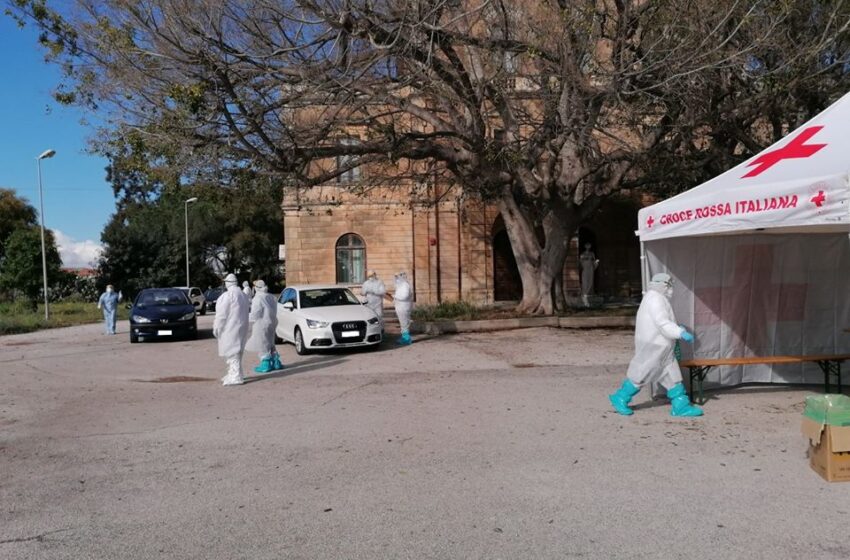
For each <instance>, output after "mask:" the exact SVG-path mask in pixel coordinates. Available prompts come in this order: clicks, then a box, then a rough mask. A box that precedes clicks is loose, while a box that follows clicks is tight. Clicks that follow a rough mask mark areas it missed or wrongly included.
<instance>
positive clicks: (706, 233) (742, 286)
mask: <svg viewBox="0 0 850 560" xmlns="http://www.w3.org/2000/svg"><path fill="white" fill-rule="evenodd" d="M638 228H639V229H638V232H637V233H638V235H639V236H640V240H641V247H642V250H643V252H642V255H643V257H642V258H643V259H644V262H643V274H644V280H646V278H648V277H651V276H652V274H655V273H657V272H667V273H669V274H670V275H671V276H673V277H674V279H675V280H676V293H675V295H674V300H673V309H674V311H675V313H676V318H677V319H678V320H679V322H680V323H682V324H684V325H686V326H688V327H690V328H692V329H693V330H694V331H695V334H696V343H695V344H694V346H693V348H692V349H691V348H685V347H687V346H688V345H683V350H684V351H685V356H686V357H689V356H690V355H691V352H692V353H693V354H692V355H693V356H695V357H701V358H737V357H749V356H774V355H812V354H833V353H846V352H850V332H845V329H850V94H847V95H845V96H844V97H842V98H841V99H839V100H838V101H837V102H835V103H834V104H833V105H832V106H830V107H829V108H828V109H826V110H825V111H823V112H822V113H820V114H819V115H818V116H816V117H815V118H814V119H812V120H810V121H809V122H807V123H806V124H804V125H803V126H801V127H800V128H798V129H797V130H795V131H794V132H792V133H791V134H789V135H788V136H786V137H785V138H783V139H782V140H781V141H779V142H777V143H776V144H774V145H773V146H771V147H769V148H767V149H766V150H764V151H763V152H761V153H759V154H758V155H756V156H755V157H753V158H751V159H750V160H748V161H746V162H744V163H742V164H741V165H738V166H737V167H734V168H732V169H730V170H729V171H727V172H725V173H723V174H722V175H719V176H717V177H715V178H714V179H712V180H710V181H708V182H706V183H703V184H702V185H700V186H698V187H695V188H693V189H691V190H689V191H687V192H684V193H682V194H680V195H678V196H675V197H673V198H670V199H668V200H665V201H663V202H660V203H658V204H655V205H653V206H649V207H647V208H644V209H642V210H641V211H640V212H639V214H638ZM707 381H708V382H714V383H719V384H721V385H735V384H739V383H744V382H798V383H799V382H804V383H817V382H822V381H823V373H822V372H821V370H820V369H819V368H818V366H817V365H816V364H806V365H782V366H773V367H771V366H766V365H758V366H745V367H728V368H715V370H713V371H712V372H711V373H710V374H709V376H708V379H707Z"/></svg>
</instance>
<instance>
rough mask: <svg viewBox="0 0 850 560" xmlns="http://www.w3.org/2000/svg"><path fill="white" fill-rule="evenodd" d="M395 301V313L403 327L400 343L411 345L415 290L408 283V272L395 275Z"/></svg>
mask: <svg viewBox="0 0 850 560" xmlns="http://www.w3.org/2000/svg"><path fill="white" fill-rule="evenodd" d="M393 301H394V302H395V313H396V315H397V316H398V322H399V325H400V326H401V339H400V340H399V343H400V344H410V343H411V342H413V340H412V339H411V338H410V314H411V312H413V290H412V289H411V288H410V283H409V282H408V281H407V273H406V272H399V273H398V274H396V275H395V293H394V294H393Z"/></svg>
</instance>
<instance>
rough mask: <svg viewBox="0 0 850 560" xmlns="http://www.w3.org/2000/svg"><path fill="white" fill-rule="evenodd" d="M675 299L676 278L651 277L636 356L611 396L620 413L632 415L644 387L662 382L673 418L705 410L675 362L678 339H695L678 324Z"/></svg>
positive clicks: (642, 308)
mask: <svg viewBox="0 0 850 560" xmlns="http://www.w3.org/2000/svg"><path fill="white" fill-rule="evenodd" d="M672 296H673V279H672V278H671V277H670V275H669V274H665V273H663V272H662V273H659V274H656V275H654V276H653V277H652V280H651V281H650V283H649V291H647V292H646V295H644V296H643V301H642V302H641V304H640V307H639V308H638V312H637V320H636V325H635V355H634V357H633V358H632V361H631V362H630V363H629V369H628V372H627V373H626V377H627V378H626V379H625V380H624V381H623V384H622V386H621V387H620V388H619V389H618V390H617V391H616V392H615V393H614V394H612V395H609V396H608V399H609V400H610V401H611V405H612V406H613V407H614V410H616V411H617V412H618V413H620V414H622V415H624V416H629V415H631V414H633V413H634V411H632V409H631V408H629V402H630V401H631V400H632V397H634V396H635V395H636V394H637V393H638V391H640V389H641V387H643V386H644V385H646V384H647V383H655V382H656V381H657V382H660V383H661V385H662V386H663V387H664V388H665V389H667V396H668V397H669V398H670V404H671V406H672V409H671V410H670V414H671V415H672V416H702V409H701V408H699V407H696V406H694V405H692V404H691V401H690V399H688V395H687V393H686V391H685V386H684V385H683V384H682V372H681V371H680V370H679V364H678V363H677V362H676V358H675V356H674V355H673V354H674V347H675V345H676V341H677V340H684V341H685V342H693V340H694V336H693V335H692V334H691V333H689V332H688V331H687V329H685V327H683V326H681V325H677V324H676V318H675V316H674V315H673V307H672V306H671V305H670V298H671V297H672Z"/></svg>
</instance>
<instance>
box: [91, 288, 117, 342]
mask: <svg viewBox="0 0 850 560" xmlns="http://www.w3.org/2000/svg"><path fill="white" fill-rule="evenodd" d="M122 299H123V297H122V295H121V293H120V292H119V293H117V294H116V293H115V288H113V287H112V284H109V285H108V286H107V287H106V291H105V292H103V293H102V294H100V299H98V300H97V308H98V309H101V310H103V323H104V327H105V329H106V334H115V323H116V321H117V310H118V304H119V303H120V302H121V300H122Z"/></svg>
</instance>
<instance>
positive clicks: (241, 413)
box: [0, 316, 850, 560]
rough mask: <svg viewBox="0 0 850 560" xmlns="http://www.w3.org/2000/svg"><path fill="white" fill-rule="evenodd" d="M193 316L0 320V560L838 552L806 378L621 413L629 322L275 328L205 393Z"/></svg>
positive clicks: (835, 515) (848, 540) (834, 502)
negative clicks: (378, 336)
mask: <svg viewBox="0 0 850 560" xmlns="http://www.w3.org/2000/svg"><path fill="white" fill-rule="evenodd" d="M211 324H212V317H210V316H207V317H205V318H202V319H201V326H202V328H204V329H205V331H204V335H205V336H204V338H202V339H201V340H197V341H190V342H157V343H145V344H134V345H130V344H129V342H128V337H127V332H126V331H127V326H126V323H125V324H123V325H119V330H120V333H119V335H117V336H114V337H107V336H104V335H101V334H100V326H99V325H91V326H84V327H75V328H70V329H59V330H53V331H45V332H40V333H34V334H30V335H20V336H7V337H0V381H2V385H0V475H2V476H0V558H4V559H7V558H8V559H22V558H27V559H29V558H37V559H41V558H44V559H57V558H67V559H82V558H104V559H107V558H108V559H116V558H121V559H131V558H132V559H135V558H191V559H195V558H197V559H210V558H228V559H230V558H246V559H266V558H268V559H280V558H304V559H317V558H322V559H324V558H327V559H331V558H333V559H338V558H345V559H376V558H410V559H423V558H434V559H437V558H439V559H465V558H482V559H484V558H486V559H494V558H504V559H517V558H533V559H541V558H545V559H548V558H552V559H554V558H559V559H560V558H573V557H576V558H579V557H580V558H646V559H650V558H689V559H694V558H712V559H714V558H765V559H767V558H770V559H774V560H775V559H777V558H801V557H807V558H817V559H832V558H835V559H846V558H848V557H850V537H848V531H847V527H848V525H850V484H829V483H826V482H823V481H822V480H821V479H820V478H819V477H818V476H817V475H815V474H814V473H813V472H812V471H811V470H810V469H809V467H808V464H807V461H806V459H805V442H804V440H803V438H802V436H800V434H799V423H800V412H801V410H802V403H803V399H804V396H805V395H806V394H808V391H806V390H803V389H799V388H794V389H789V388H782V387H758V388H747V389H739V390H734V391H727V392H724V393H721V394H719V395H716V396H715V398H714V399H713V400H712V401H711V402H709V404H708V405H707V406H706V411H707V415H706V416H705V417H704V418H701V419H673V418H671V417H670V416H669V415H668V407H667V405H666V403H665V402H661V401H656V402H653V401H650V400H649V399H648V396H647V395H646V394H643V393H642V394H641V395H639V396H638V398H637V402H638V403H639V406H638V411H637V414H635V416H633V417H631V418H623V417H620V416H617V415H616V414H613V413H611V412H609V410H608V407H607V400H606V397H605V395H606V393H607V392H610V391H611V390H612V389H613V388H614V387H615V386H616V384H617V383H618V382H619V381H620V379H621V376H622V374H623V371H624V370H625V364H626V363H627V361H628V359H629V357H630V349H631V333H630V332H627V331H558V330H551V329H528V330H522V331H513V332H500V333H490V334H476V335H457V336H453V337H440V338H430V339H427V338H420V339H418V340H417V341H416V343H415V344H414V345H413V346H410V347H403V348H402V347H394V346H393V345H392V344H386V345H385V346H384V347H382V348H381V349H380V350H378V351H375V352H357V353H353V354H345V353H332V354H322V355H312V356H305V357H298V356H296V355H295V353H294V350H293V348H292V347H291V346H282V347H281V348H280V349H281V354H282V356H283V359H284V362H285V363H286V364H287V366H288V367H287V369H286V370H285V371H284V372H282V373H278V374H272V375H268V376H263V377H257V378H254V379H251V380H250V382H249V383H247V384H246V385H244V386H241V387H235V388H223V387H221V386H220V385H219V384H218V378H219V377H220V376H221V375H223V373H224V363H223V361H221V360H220V359H219V358H218V357H217V356H216V355H215V341H214V340H213V339H212V338H211V337H210V335H209V332H208V330H209V328H210V326H211ZM254 359H255V357H254V356H249V357H247V358H246V360H245V363H246V366H247V365H249V363H250V364H251V365H253V360H254Z"/></svg>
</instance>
